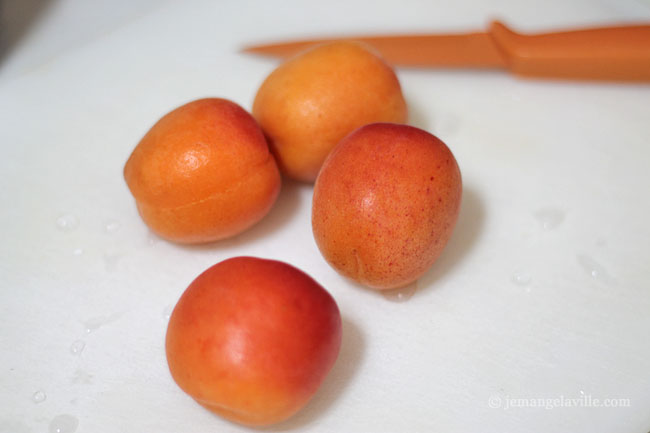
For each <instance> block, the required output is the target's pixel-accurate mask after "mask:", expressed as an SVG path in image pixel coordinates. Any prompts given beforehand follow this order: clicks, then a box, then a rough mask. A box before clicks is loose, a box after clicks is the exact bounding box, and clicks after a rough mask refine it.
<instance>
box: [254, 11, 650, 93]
mask: <svg viewBox="0 0 650 433" xmlns="http://www.w3.org/2000/svg"><path fill="white" fill-rule="evenodd" d="M336 40H356V41H359V42H362V43H365V44H368V45H370V46H371V47H373V48H375V49H376V50H377V51H378V52H379V54H380V55H381V56H382V57H383V58H384V59H385V60H386V61H387V62H388V63H391V64H393V65H395V66H407V67H446V68H450V67H451V68H465V67H467V68H481V69H506V70H509V71H510V72H512V73H514V74H517V75H519V76H524V77H545V78H561V79H582V80H616V81H650V25H647V24H638V25H619V26H609V27H592V28H582V29H570V30H562V31H555V32H550V33H539V34H522V33H518V32H515V31H513V30H512V29H510V28H509V27H507V26H506V25H505V24H504V23H502V22H500V21H493V22H492V23H491V24H490V26H489V27H488V30H487V31H485V32H471V33H456V34H422V35H386V36H358V37H345V38H323V39H310V40H303V41H287V42H279V43H272V44H263V45H251V46H248V47H245V48H244V49H243V51H244V52H246V53H251V54H259V55H264V56H271V57H278V58H282V59H286V58H289V57H292V56H294V55H296V54H298V53H299V52H301V51H303V50H306V49H309V48H311V47H313V46H315V45H319V44H323V43H327V42H333V41H336Z"/></svg>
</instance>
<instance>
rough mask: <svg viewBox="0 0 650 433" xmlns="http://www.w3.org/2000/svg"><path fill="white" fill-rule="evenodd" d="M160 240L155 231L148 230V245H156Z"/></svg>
mask: <svg viewBox="0 0 650 433" xmlns="http://www.w3.org/2000/svg"><path fill="white" fill-rule="evenodd" d="M158 241H160V238H159V237H158V236H156V234H155V233H154V232H152V231H151V230H149V231H147V245H149V246H153V245H156V244H157V243H158Z"/></svg>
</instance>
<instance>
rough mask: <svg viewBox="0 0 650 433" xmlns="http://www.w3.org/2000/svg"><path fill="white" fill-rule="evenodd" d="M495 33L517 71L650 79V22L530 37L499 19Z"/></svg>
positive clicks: (492, 33)
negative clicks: (510, 27) (517, 31)
mask: <svg viewBox="0 0 650 433" xmlns="http://www.w3.org/2000/svg"><path fill="white" fill-rule="evenodd" d="M489 34H490V36H491V37H492V38H493V40H494V41H495V43H496V45H497V46H498V48H499V49H500V50H501V52H502V54H503V55H504V57H505V61H506V64H507V66H508V68H509V69H510V70H511V71H512V72H514V73H515V74H517V75H522V76H531V77H557V78H569V79H591V80H617V81H621V80H622V81H649V80H650V25H635V26H620V27H602V28H591V29H583V30H572V31H565V32H555V33H545V34H535V35H524V34H519V33H516V32H514V31H513V30H511V29H509V28H508V27H506V26H505V25H504V24H503V23H501V22H499V21H494V22H493V23H492V24H491V26H490V29H489Z"/></svg>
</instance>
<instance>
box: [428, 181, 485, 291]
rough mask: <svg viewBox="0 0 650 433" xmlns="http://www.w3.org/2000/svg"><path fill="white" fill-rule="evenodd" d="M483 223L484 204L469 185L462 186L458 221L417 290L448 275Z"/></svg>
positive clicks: (477, 235)
mask: <svg viewBox="0 0 650 433" xmlns="http://www.w3.org/2000/svg"><path fill="white" fill-rule="evenodd" d="M484 225H485V205H484V204H483V201H482V200H481V196H480V195H479V194H478V193H477V192H476V190H474V189H472V188H471V187H467V186H465V187H463V197H462V201H461V205H460V214H459V216H458V222H457V223H456V227H455V228H454V231H453V234H452V236H451V239H449V242H448V243H447V246H446V247H445V249H444V250H443V252H442V255H441V256H440V257H439V258H438V260H437V261H436V262H435V263H434V264H433V266H432V267H431V269H429V271H427V273H425V274H424V275H423V276H422V277H420V280H419V282H418V286H419V289H418V290H427V289H429V288H430V287H434V286H435V283H436V282H437V281H439V280H440V279H442V278H443V277H444V276H445V275H448V274H449V273H450V272H451V271H452V270H453V268H454V267H455V266H457V265H458V264H459V263H460V262H461V261H462V260H463V258H464V257H466V256H467V254H469V252H470V251H471V250H472V248H473V247H474V246H475V245H476V243H477V242H478V240H479V239H480V237H481V233H482V231H483V226H484Z"/></svg>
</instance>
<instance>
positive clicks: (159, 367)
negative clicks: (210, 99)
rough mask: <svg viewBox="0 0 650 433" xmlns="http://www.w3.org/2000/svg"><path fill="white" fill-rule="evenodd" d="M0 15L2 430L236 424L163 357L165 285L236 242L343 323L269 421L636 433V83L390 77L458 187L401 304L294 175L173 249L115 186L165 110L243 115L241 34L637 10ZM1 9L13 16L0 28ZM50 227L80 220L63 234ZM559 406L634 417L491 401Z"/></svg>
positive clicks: (456, 75) (643, 99)
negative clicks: (228, 228)
mask: <svg viewBox="0 0 650 433" xmlns="http://www.w3.org/2000/svg"><path fill="white" fill-rule="evenodd" d="M3 6H4V12H3V18H2V19H3V32H5V46H4V47H3V48H4V49H3V54H2V58H1V59H0V60H1V62H2V63H1V65H0V149H1V150H2V154H1V157H0V174H1V181H2V188H1V189H0V209H2V210H1V212H0V236H1V239H0V241H1V243H0V432H2V433H5V432H6V433H27V432H45V431H48V425H49V423H50V422H51V420H52V419H53V418H54V417H55V416H57V415H59V414H70V415H72V416H74V417H75V418H77V419H78V421H79V427H78V429H77V431H79V432H95V433H101V432H158V433H165V432H170V433H171V432H189V431H191V432H193V433H201V432H215V431H219V432H228V431H245V430H246V429H245V428H243V427H239V426H236V425H234V424H231V423H229V422H226V421H223V420H221V419H219V418H217V417H215V416H213V415H211V414H210V413H209V412H207V411H206V410H204V409H202V408H201V407H199V406H198V405H197V404H195V403H194V402H193V401H192V400H191V399H190V398H189V397H187V396H186V395H184V394H183V393H182V392H181V391H180V390H179V389H178V388H177V387H176V385H175V384H174V383H173V382H172V380H171V378H170V376H169V373H168V371H167V365H166V361H165V357H164V351H163V342H164V335H165V329H166V317H165V315H166V314H168V313H169V309H170V308H171V306H173V304H174V303H175V302H176V300H177V299H178V297H179V296H180V294H181V293H182V291H183V290H184V289H185V287H187V285H188V284H189V283H190V282H191V281H192V280H193V279H194V278H195V277H196V276H197V275H198V274H199V273H200V272H202V271H203V270H205V269H206V268H207V267H209V266H210V265H212V264H214V263H216V262H218V261H221V260H223V259H226V258H228V257H232V256H237V255H255V256H261V257H269V258H275V259H279V260H284V261H286V262H289V263H291V264H294V265H296V266H298V267H300V268H301V269H303V270H305V271H306V272H308V273H309V274H311V275H312V276H313V277H314V278H315V279H316V280H317V281H319V282H320V283H321V284H323V285H324V286H325V287H326V288H327V289H328V290H329V291H330V292H331V293H332V294H333V295H334V297H335V298H336V300H337V302H338V303H339V307H340V309H341V312H342V315H343V318H344V340H343V346H342V350H341V355H340V358H339V360H338V362H337V364H336V365H335V367H334V369H333V371H332V372H331V374H330V376H329V377H328V379H327V380H326V382H325V383H324V384H323V386H322V388H321V389H320V391H319V393H318V394H317V395H316V396H315V397H314V399H313V400H312V401H311V403H310V404H309V405H308V406H307V407H306V408H305V409H304V410H303V411H302V412H301V413H299V414H298V415H297V416H296V417H295V418H293V419H291V420H289V421H288V422H285V423H283V424H281V425H278V426H276V427H274V428H272V429H271V430H278V431H283V430H287V431H314V432H316V431H318V432H395V431H408V432H429V431H440V432H475V431H484V432H503V431H508V432H590V433H597V432H612V433H614V432H616V433H621V432H636V433H646V432H647V431H648V430H649V429H650V345H649V344H648V334H649V332H650V287H649V285H650V284H649V283H650V278H649V277H650V272H649V267H648V263H649V262H650V254H649V253H648V245H650V230H648V221H649V220H650V200H649V199H648V192H649V191H650V172H649V171H650V170H649V168H650V146H649V144H650V121H649V119H650V86H648V85H629V84H628V85H621V84H594V83H591V84H587V83H566V82H542V81H524V80H520V79H517V78H513V77H512V76H509V75H507V74H505V73H499V72H475V71H433V70H406V69H399V70H398V71H397V72H398V76H399V78H400V81H401V83H402V87H403V91H404V93H405V96H406V98H407V101H408V103H409V107H410V109H411V122H412V123H413V124H414V125H416V126H419V127H421V128H424V129H427V130H429V131H431V132H433V133H435V134H437V135H438V136H439V137H440V138H442V139H443V140H444V141H446V142H447V144H448V145H449V146H450V148H451V149H452V151H453V152H454V153H455V155H456V157H457V159H458V162H459V165H460V167H461V171H462V174H463V180H464V197H463V204H462V209H461V215H460V220H459V223H458V225H457V228H456V231H455V234H454V236H453V238H452V240H451V242H450V244H449V245H448V248H447V249H446V251H445V253H444V255H443V257H442V258H441V259H440V260H439V262H438V263H437V264H436V265H434V267H433V268H432V269H431V270H430V271H429V272H428V273H427V274H426V275H425V276H424V277H423V278H422V279H421V280H420V282H419V290H418V291H417V292H416V294H415V295H414V296H413V297H412V298H411V299H410V300H409V301H407V302H403V303H395V302H391V301H389V300H386V299H384V297H382V296H380V295H377V294H375V293H372V292H370V291H367V290H364V289H361V288H359V287H357V286H355V285H353V284H351V283H350V282H348V281H346V280H344V279H343V278H341V277H339V276H338V275H337V274H336V273H335V272H334V271H333V270H332V269H331V268H329V266H328V265H327V264H326V263H325V261H324V260H323V259H322V257H321V256H320V254H319V252H318V250H317V248H316V246H315V243H314V241H313V238H312V235H311V227H310V204H311V203H310V201H311V186H309V185H304V184H296V183H291V182H285V184H284V189H283V191H282V193H281V196H280V199H279V201H278V202H277V204H276V206H275V207H274V209H273V210H272V212H271V213H270V214H269V215H268V216H267V218H265V219H264V220H263V221H262V222H261V223H260V224H258V225H257V226H255V227H254V228H253V229H251V230H249V231H248V232H246V233H244V234H242V235H240V236H238V237H236V238H234V239H232V240H227V241H224V242H220V243H216V244H213V245H207V246H199V247H181V246H177V245H173V244H169V243H167V242H165V241H162V240H158V239H156V238H155V237H153V236H152V235H151V234H149V232H148V230H147V228H146V227H145V226H144V224H143V223H142V222H141V220H140V218H139V217H138V215H137V212H136V209H135V206H134V202H133V199H132V197H131V196H130V194H129V192H128V190H127V188H126V185H125V183H124V181H123V179H122V167H123V164H124V162H125V161H126V159H127V157H128V155H129V154H130V152H131V150H132V149H133V147H134V146H135V145H136V143H137V142H138V140H139V139H140V137H141V136H142V135H143V134H144V133H145V132H146V130H147V129H148V128H149V127H150V126H151V125H152V124H153V123H154V122H155V121H156V120H157V119H158V118H159V117H160V116H161V115H163V114H164V113H166V112H167V111H169V110H171V109H173V108H175V107H176V106H178V105H181V104H183V103H185V102H187V101H190V100H192V99H196V98H199V97H205V96H219V97H225V98H229V99H231V100H233V101H235V102H237V103H239V104H240V105H242V106H243V107H244V108H246V109H250V107H251V105H252V101H253V98H254V95H255V92H256V90H257V87H258V86H259V84H261V82H262V80H263V79H264V78H265V76H266V75H267V74H268V73H269V72H270V71H271V70H272V69H273V68H274V67H275V65H276V64H277V63H276V62H274V61H272V60H268V59H260V58H254V57H250V56H246V55H242V54H239V53H238V49H239V48H240V47H241V46H242V45H245V44H247V43H252V42H259V41H269V40H277V39H284V38H290V37H305V36H323V35H336V34H353V33H377V32H389V31H394V32H408V31H433V30H438V31H443V30H451V31H463V30H473V29H480V28H484V27H485V26H486V25H487V23H488V22H489V20H490V19H492V18H501V19H503V20H504V21H505V22H507V23H509V24H511V25H512V26H514V27H515V28H517V29H520V30H522V31H539V30H548V29H550V28H558V27H559V28H562V27H569V26H574V25H594V24H601V23H612V22H629V21H636V22H638V21H650V2H648V1H647V0H625V1H623V0H590V1H587V0H576V1H570V2H567V1H549V2H535V1H515V0H492V1H479V0H462V1H456V2H446V1H442V0H429V1H414V0H401V1H399V2H396V1H377V2H365V1H354V0H345V1H338V0H335V1H327V2H301V1H298V0H296V1H291V2H258V3H256V2H250V1H221V2H213V1H207V0H206V1H200V0H192V1H184V2H181V1H170V2H159V1H153V0H138V1H119V2H103V3H102V2H92V1H91V2H87V1H82V0H60V1H50V2H41V4H40V5H39V2H36V1H34V0H30V1H26V2H22V3H20V1H19V0H13V1H12V0H9V1H7V0H5V1H4V2H3ZM21 9H22V12H21ZM16 10H18V12H21V15H22V16H23V17H25V16H26V17H27V18H23V21H24V22H25V23H24V24H23V25H18V24H20V23H18V24H17V22H16V21H15V20H14V21H11V23H9V24H7V21H6V20H7V19H8V17H10V16H14V15H13V14H15V13H16ZM32 12H33V13H32ZM10 14H11V15H10ZM12 23H13V24H12ZM6 45H10V47H9V48H8V49H7V47H6ZM540 211H542V213H541V214H540ZM544 212H546V213H547V214H550V215H551V216H554V217H556V221H555V223H556V224H555V226H554V227H552V228H548V229H545V228H544V227H543V220H544V218H543V217H541V216H540V215H543V214H544ZM62 216H63V217H64V219H63V220H61V219H59V218H61V217H62ZM65 218H68V220H67V221H72V222H75V221H76V222H78V225H76V226H74V224H73V227H69V228H71V230H67V231H65V230H61V227H59V224H58V223H61V222H62V221H66V219H65ZM57 222H58V223H57ZM516 275H520V276H521V277H522V278H523V279H524V280H525V279H526V278H530V281H529V282H528V284H518V283H516V282H515V281H513V277H515V276H516ZM88 331H90V332H88ZM77 340H80V341H83V343H84V344H85V346H84V349H83V351H82V352H81V353H80V354H79V353H78V354H74V353H72V352H71V349H70V348H71V345H72V344H73V342H75V341H77ZM38 391H42V392H44V393H45V395H46V399H45V401H42V402H40V403H36V402H34V401H33V395H34V393H36V392H38ZM559 398H564V399H579V400H580V401H582V404H583V405H588V401H589V398H591V399H592V400H591V401H593V400H594V399H601V400H602V399H607V398H612V399H618V398H623V399H629V402H630V407H626V408H597V407H550V408H522V407H510V408H507V409H506V408H505V405H506V404H507V403H508V402H509V401H510V400H509V399H559ZM531 404H534V403H531ZM553 404H555V403H553ZM578 404H581V403H578ZM491 405H493V406H494V405H501V407H500V408H492V407H490V406H491Z"/></svg>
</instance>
